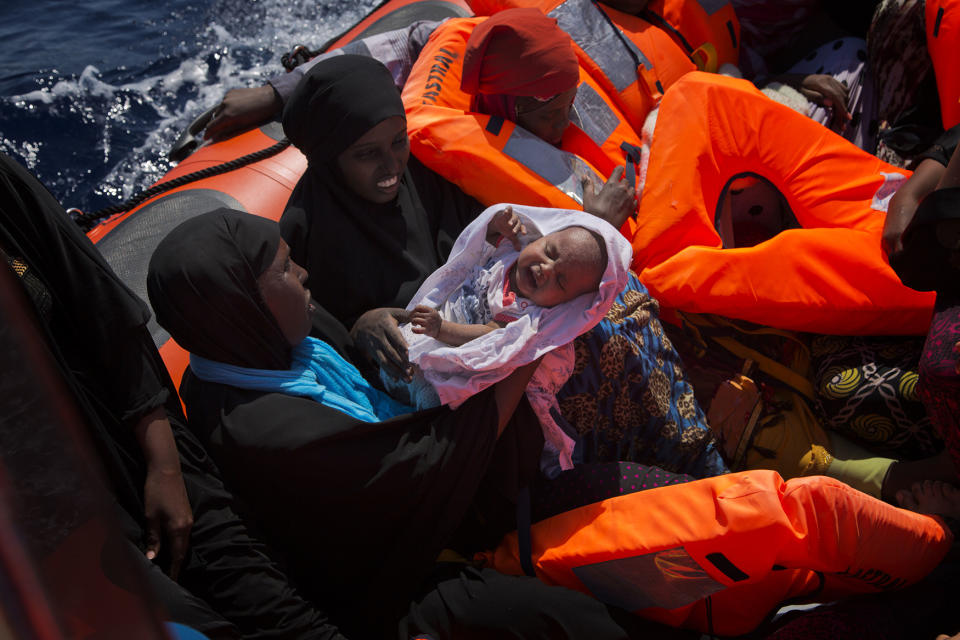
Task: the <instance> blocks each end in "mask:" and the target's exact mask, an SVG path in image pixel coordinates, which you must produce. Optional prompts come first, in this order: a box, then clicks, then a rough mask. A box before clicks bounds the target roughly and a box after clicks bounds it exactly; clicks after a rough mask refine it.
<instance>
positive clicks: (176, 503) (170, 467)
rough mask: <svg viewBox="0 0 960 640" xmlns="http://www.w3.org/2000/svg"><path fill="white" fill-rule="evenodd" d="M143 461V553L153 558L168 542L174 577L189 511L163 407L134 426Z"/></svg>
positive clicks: (187, 535) (187, 538)
mask: <svg viewBox="0 0 960 640" xmlns="http://www.w3.org/2000/svg"><path fill="white" fill-rule="evenodd" d="M134 433H135V435H136V437H137V441H138V442H139V443H140V449H141V450H142V451H143V457H144V459H145V460H146V463H147V479H146V482H145V483H144V487H143V504H144V515H145V516H146V519H147V531H146V547H147V549H146V552H145V553H146V556H147V559H148V560H154V559H155V558H156V557H157V554H159V553H160V546H161V544H162V542H165V543H166V544H169V545H170V572H169V573H170V577H171V578H172V579H173V580H176V579H177V576H178V575H179V574H180V566H181V565H182V564H183V559H184V558H185V557H186V556H187V547H188V546H189V544H190V529H191V528H193V511H192V510H191V509H190V501H189V499H188V498H187V490H186V488H185V487H184V486H183V476H182V475H181V473H180V456H179V454H178V453H177V444H176V441H175V440H174V439H173V431H171V429H170V422H169V421H168V420H167V414H166V411H165V410H164V408H163V407H157V408H156V409H154V410H153V411H151V412H150V413H148V414H147V415H145V416H144V417H143V418H141V419H140V421H139V422H138V423H137V425H136V427H134Z"/></svg>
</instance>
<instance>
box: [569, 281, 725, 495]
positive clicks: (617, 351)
mask: <svg viewBox="0 0 960 640" xmlns="http://www.w3.org/2000/svg"><path fill="white" fill-rule="evenodd" d="M659 313H660V306H659V304H658V303H657V301H656V300H654V299H653V298H651V297H650V294H649V293H648V292H647V289H646V287H644V286H643V285H642V284H641V283H640V281H639V280H638V279H637V277H636V275H634V274H633V273H631V274H630V278H629V282H628V284H627V287H626V288H625V289H624V290H623V291H622V292H621V293H620V295H619V296H617V298H616V300H615V301H614V303H613V306H612V307H611V308H610V311H609V313H607V316H606V318H604V320H603V321H601V322H600V324H599V325H597V326H596V327H595V328H593V329H592V330H591V331H590V332H588V333H586V334H584V335H582V336H580V337H579V338H577V340H576V342H575V347H576V362H575V365H574V371H573V375H572V376H571V377H570V380H568V381H567V384H566V385H564V387H563V389H561V390H560V393H559V394H558V395H557V398H558V399H559V401H560V410H561V413H562V414H563V417H564V418H565V419H566V420H567V421H568V422H570V423H571V425H572V426H573V428H574V429H575V431H576V432H577V434H578V435H579V436H580V443H579V445H578V452H577V453H578V454H579V455H580V457H581V460H582V462H583V463H594V462H614V461H631V462H639V463H642V464H648V465H654V466H657V467H661V468H663V469H666V470H668V471H672V472H675V473H687V474H690V475H692V476H694V477H697V478H704V477H710V476H714V475H719V474H721V473H726V472H727V467H726V465H725V463H724V462H723V459H722V458H721V456H720V452H719V450H718V449H717V443H716V439H715V437H714V435H713V432H712V431H711V430H710V429H709V427H708V426H707V423H706V417H705V416H704V413H703V411H702V410H701V409H700V406H699V405H698V404H697V401H696V399H695V398H694V395H693V388H692V387H691V386H690V384H689V383H688V382H687V380H686V378H685V377H684V373H683V367H682V365H681V362H680V356H679V355H678V354H677V352H676V350H675V349H674V348H673V345H672V344H671V342H670V339H669V338H668V337H667V336H666V334H665V333H664V331H663V326H662V325H661V324H660V320H659Z"/></svg>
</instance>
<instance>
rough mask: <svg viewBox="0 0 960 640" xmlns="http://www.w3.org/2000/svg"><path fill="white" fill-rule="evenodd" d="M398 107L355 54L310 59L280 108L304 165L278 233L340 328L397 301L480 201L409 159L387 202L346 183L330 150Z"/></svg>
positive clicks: (434, 263) (393, 93)
mask: <svg viewBox="0 0 960 640" xmlns="http://www.w3.org/2000/svg"><path fill="white" fill-rule="evenodd" d="M403 115H404V110H403V103H402V101H401V100H400V94H399V93H398V92H397V89H396V87H395V86H394V83H393V79H392V77H391V76H390V72H389V71H388V70H387V69H386V67H384V66H383V65H382V64H381V63H379V62H377V61H376V60H373V59H371V58H366V57H364V56H355V55H342V56H334V57H332V58H329V59H327V60H323V61H322V62H319V63H317V64H316V65H315V66H314V67H313V68H312V69H311V70H310V71H309V72H308V73H307V74H306V75H305V76H304V78H303V79H302V80H301V81H300V84H299V85H298V86H297V89H296V91H295V92H294V94H293V95H292V96H291V98H290V100H289V101H288V103H287V105H286V108H285V109H284V111H283V127H284V131H285V133H286V135H287V137H288V138H290V140H291V141H292V142H293V143H294V144H295V145H296V146H297V147H298V148H299V149H300V150H301V151H303V152H304V153H305V154H306V156H307V162H308V167H307V171H306V173H305V174H304V175H303V177H302V178H301V179H300V182H299V183H298V184H297V186H296V188H295V189H294V191H293V193H292V194H291V196H290V200H289V201H288V202H287V207H286V210H285V211H284V214H283V217H282V218H281V220H280V228H281V233H282V234H283V238H284V240H286V241H287V243H288V244H289V245H290V250H291V256H292V257H293V259H294V261H296V262H297V263H298V264H300V265H302V266H304V267H306V269H307V271H308V272H309V273H310V277H309V279H308V281H307V284H308V286H309V287H310V290H311V292H312V293H313V297H314V298H315V299H316V300H317V301H318V302H319V303H320V304H321V305H322V306H323V307H324V308H325V309H327V310H328V311H329V312H331V313H332V314H333V316H335V317H336V318H337V319H338V320H340V321H341V322H342V323H344V324H345V325H346V326H348V327H349V326H351V325H352V324H353V322H354V321H355V320H356V318H357V317H358V316H359V315H360V314H361V313H363V312H364V311H367V310H369V309H372V308H375V307H387V306H393V307H398V306H399V307H402V306H405V305H406V303H407V301H408V300H409V299H410V298H411V297H413V294H414V293H416V290H417V288H418V287H419V286H420V283H422V282H423V280H424V279H425V278H426V276H428V275H429V274H430V273H432V272H433V271H434V270H436V269H437V267H439V266H440V265H441V264H442V263H443V260H444V259H445V258H446V255H447V253H448V252H449V249H450V247H451V246H452V244H453V241H454V240H455V239H456V237H457V235H458V234H459V232H460V231H461V230H462V229H463V227H464V226H466V224H467V222H469V220H471V219H472V218H473V217H475V216H476V214H477V213H479V211H480V210H481V209H482V207H480V205H479V204H478V203H476V201H474V200H472V199H471V198H468V197H466V196H464V195H463V194H462V193H459V191H457V190H456V188H455V187H453V186H452V185H450V184H449V183H446V182H444V181H442V180H440V179H439V178H438V177H437V176H436V175H435V174H433V173H432V172H431V171H430V170H429V169H426V168H425V167H423V165H421V164H420V163H419V162H417V161H416V160H415V159H414V158H412V157H411V159H410V163H409V164H408V166H407V170H406V171H405V173H404V174H403V176H401V181H400V189H399V192H398V194H397V198H396V199H395V200H394V201H392V202H388V203H386V204H376V203H373V202H369V201H368V200H365V199H363V198H361V197H359V196H357V195H356V194H355V193H353V192H352V191H351V190H350V189H349V188H348V187H346V186H345V182H344V180H343V177H342V175H341V173H340V171H339V169H338V167H337V164H336V158H337V156H339V155H340V154H341V153H342V152H343V151H344V150H345V149H346V148H347V147H349V146H350V145H351V144H353V143H354V142H355V141H356V140H357V139H359V138H360V137H361V136H362V135H363V134H365V133H366V132H367V131H369V130H370V129H371V128H373V127H374V126H376V125H377V124H379V123H380V122H383V121H384V120H386V119H387V118H391V117H394V116H403ZM455 191H456V195H454V194H453V192H455ZM421 196H422V197H421Z"/></svg>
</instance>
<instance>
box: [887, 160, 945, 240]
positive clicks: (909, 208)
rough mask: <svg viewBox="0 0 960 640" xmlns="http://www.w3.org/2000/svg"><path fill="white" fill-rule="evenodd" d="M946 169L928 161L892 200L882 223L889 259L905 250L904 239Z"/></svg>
mask: <svg viewBox="0 0 960 640" xmlns="http://www.w3.org/2000/svg"><path fill="white" fill-rule="evenodd" d="M945 172H946V167H944V166H943V165H942V164H940V163H939V162H937V161H936V160H931V159H930V158H926V159H924V160H923V162H921V163H920V164H919V165H918V166H917V168H916V169H915V170H914V172H913V175H912V176H910V178H909V179H908V180H907V181H906V182H905V183H904V184H903V185H902V186H901V187H900V188H899V189H897V192H896V193H895V194H893V197H892V198H890V206H889V207H887V217H886V220H884V222H883V250H884V251H885V252H886V254H887V255H888V256H890V255H893V254H895V253H899V252H900V251H903V243H902V242H901V236H903V231H904V230H905V229H906V228H907V225H908V224H910V221H911V220H913V214H914V213H916V211H917V206H918V205H919V204H920V201H921V200H923V197H924V196H925V195H927V194H928V193H930V192H931V191H933V190H934V189H936V188H937V183H938V182H939V181H940V178H942V177H943V174H944V173H945Z"/></svg>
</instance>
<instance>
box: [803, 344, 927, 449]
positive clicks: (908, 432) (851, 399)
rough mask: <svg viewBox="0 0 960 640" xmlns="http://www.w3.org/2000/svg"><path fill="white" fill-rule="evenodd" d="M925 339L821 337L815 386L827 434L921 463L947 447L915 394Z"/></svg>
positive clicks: (815, 350) (814, 350)
mask: <svg viewBox="0 0 960 640" xmlns="http://www.w3.org/2000/svg"><path fill="white" fill-rule="evenodd" d="M922 345H923V338H920V337H917V338H898V337H893V338H870V337H842V336H818V337H816V338H814V340H813V341H812V343H811V354H812V357H813V364H814V384H815V388H816V390H817V394H818V398H819V401H820V405H821V408H822V413H823V424H824V426H825V427H827V428H828V429H832V430H834V431H837V432H838V433H840V434H842V435H844V436H846V437H848V438H850V439H852V440H854V441H856V442H858V443H860V444H861V445H863V446H864V447H866V448H867V449H868V450H870V451H872V452H874V453H877V454H880V455H884V456H888V457H891V458H896V459H906V460H911V459H919V458H925V457H928V456H932V455H934V454H936V453H937V452H939V451H941V450H942V448H943V444H942V442H941V441H940V438H939V437H938V436H937V433H936V430H935V429H934V427H933V425H932V424H931V422H930V418H928V417H927V412H926V410H925V409H924V406H923V403H921V401H920V397H919V396H918V395H917V381H918V379H919V376H918V366H919V361H920V349H921V346H922Z"/></svg>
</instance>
